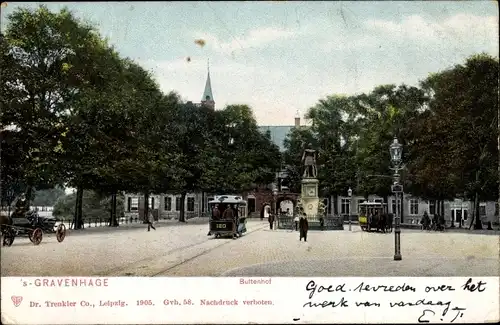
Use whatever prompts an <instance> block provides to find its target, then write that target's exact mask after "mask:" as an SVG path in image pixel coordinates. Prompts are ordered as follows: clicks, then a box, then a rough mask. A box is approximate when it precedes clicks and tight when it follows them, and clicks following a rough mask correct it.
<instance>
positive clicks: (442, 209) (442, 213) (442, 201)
mask: <svg viewBox="0 0 500 325" xmlns="http://www.w3.org/2000/svg"><path fill="white" fill-rule="evenodd" d="M439 213H440V215H442V216H443V218H444V200H441V211H439ZM444 220H445V222H446V219H444ZM445 227H446V225H445Z"/></svg>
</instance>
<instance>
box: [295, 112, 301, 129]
mask: <svg viewBox="0 0 500 325" xmlns="http://www.w3.org/2000/svg"><path fill="white" fill-rule="evenodd" d="M299 126H300V114H299V111H298V110H297V113H295V127H299Z"/></svg>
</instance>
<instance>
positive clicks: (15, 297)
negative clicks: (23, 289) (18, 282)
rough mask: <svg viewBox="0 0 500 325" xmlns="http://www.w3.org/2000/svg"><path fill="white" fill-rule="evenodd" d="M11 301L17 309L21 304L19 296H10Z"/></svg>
mask: <svg viewBox="0 0 500 325" xmlns="http://www.w3.org/2000/svg"><path fill="white" fill-rule="evenodd" d="M11 299H12V302H13V303H14V306H16V307H19V305H20V304H21V303H22V302H23V297H21V296H12V297H11Z"/></svg>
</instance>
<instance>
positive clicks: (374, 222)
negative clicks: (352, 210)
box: [358, 202, 393, 232]
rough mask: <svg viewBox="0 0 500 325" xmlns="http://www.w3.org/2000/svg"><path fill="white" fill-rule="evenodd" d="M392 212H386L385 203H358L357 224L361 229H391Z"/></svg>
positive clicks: (383, 230) (384, 230)
mask: <svg viewBox="0 0 500 325" xmlns="http://www.w3.org/2000/svg"><path fill="white" fill-rule="evenodd" d="M392 219H393V218H392V214H388V213H387V204H386V203H380V202H363V203H360V204H359V219H358V220H359V226H360V227H361V230H363V231H372V230H373V229H375V230H376V231H379V230H380V231H382V232H386V231H389V232H391V231H392Z"/></svg>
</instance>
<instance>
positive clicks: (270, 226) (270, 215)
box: [269, 213, 274, 230]
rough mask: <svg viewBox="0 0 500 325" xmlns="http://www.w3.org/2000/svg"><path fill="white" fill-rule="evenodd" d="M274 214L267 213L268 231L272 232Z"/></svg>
mask: <svg viewBox="0 0 500 325" xmlns="http://www.w3.org/2000/svg"><path fill="white" fill-rule="evenodd" d="M273 222H274V214H273V213H269V229H271V230H273Z"/></svg>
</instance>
